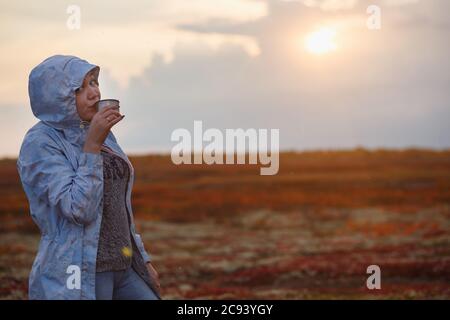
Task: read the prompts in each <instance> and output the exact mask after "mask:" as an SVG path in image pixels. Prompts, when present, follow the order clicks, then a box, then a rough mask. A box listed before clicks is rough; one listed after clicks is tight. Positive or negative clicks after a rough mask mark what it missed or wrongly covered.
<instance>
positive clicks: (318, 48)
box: [305, 27, 337, 55]
mask: <svg viewBox="0 0 450 320" xmlns="http://www.w3.org/2000/svg"><path fill="white" fill-rule="evenodd" d="M335 37H336V30H335V29H332V28H328V27H324V28H321V29H319V30H317V31H314V32H313V33H311V34H309V35H308V36H307V37H306V38H305V47H306V49H307V50H308V51H309V52H310V53H312V54H317V55H323V54H327V53H330V52H332V51H335V50H336V49H337V46H336V43H335Z"/></svg>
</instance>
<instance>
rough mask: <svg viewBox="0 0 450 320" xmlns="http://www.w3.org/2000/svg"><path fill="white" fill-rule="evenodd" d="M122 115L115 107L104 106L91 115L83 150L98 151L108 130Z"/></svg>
mask: <svg viewBox="0 0 450 320" xmlns="http://www.w3.org/2000/svg"><path fill="white" fill-rule="evenodd" d="M124 117H125V116H123V115H121V114H120V112H119V111H118V110H117V108H116V107H105V108H103V109H101V110H100V111H99V112H97V113H96V114H95V115H94V116H93V117H92V120H91V124H90V126H89V130H88V133H87V136H86V141H85V142H84V147H83V151H84V152H91V153H100V149H101V147H102V144H103V142H104V141H105V139H106V137H107V136H108V133H109V130H110V129H111V128H112V126H114V125H115V124H116V123H117V122H119V121H120V120H122V119H123V118H124Z"/></svg>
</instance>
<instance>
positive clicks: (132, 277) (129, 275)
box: [95, 267, 158, 300]
mask: <svg viewBox="0 0 450 320" xmlns="http://www.w3.org/2000/svg"><path fill="white" fill-rule="evenodd" d="M95 295H96V297H97V300H158V297H157V296H156V295H155V293H154V292H153V290H152V289H151V288H150V287H149V286H148V285H147V283H146V282H145V281H144V280H143V279H142V278H141V277H140V276H139V275H138V274H137V273H136V272H135V271H134V269H133V268H132V267H129V268H128V269H126V270H123V271H108V272H97V273H96V275H95Z"/></svg>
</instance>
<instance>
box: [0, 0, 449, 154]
mask: <svg viewBox="0 0 450 320" xmlns="http://www.w3.org/2000/svg"><path fill="white" fill-rule="evenodd" d="M70 5H76V6H77V7H78V8H79V10H80V11H79V12H80V16H79V17H80V20H79V21H80V25H79V26H80V28H79V29H77V28H75V29H73V28H69V27H68V20H69V19H71V17H73V11H69V12H68V11H67V10H68V7H69V6H70ZM371 5H376V6H377V8H379V9H380V12H379V13H380V14H379V18H380V19H379V22H380V24H379V26H380V28H379V29H371V28H369V27H368V25H367V22H368V19H373V18H374V15H373V11H370V12H368V11H367V10H368V7H369V6H371ZM0 8H1V10H0V26H1V27H0V55H1V59H0V69H1V73H0V114H1V115H2V118H3V119H2V120H3V125H2V126H1V127H0V130H1V131H2V132H1V134H2V136H3V137H4V138H3V139H1V141H0V157H16V156H17V154H18V152H19V149H20V145H21V142H22V140H23V137H24V135H25V133H26V131H27V130H28V129H29V128H31V127H32V126H33V125H34V124H35V123H36V122H37V121H38V119H36V118H34V116H33V114H32V112H31V108H30V105H29V97H28V91H27V88H28V75H29V72H30V71H31V69H32V68H33V67H34V66H36V65H37V64H39V63H40V62H41V61H42V60H44V59H45V58H47V57H49V56H51V55H54V54H71V55H76V56H79V57H81V58H83V59H86V60H88V61H89V62H91V63H94V64H97V65H99V66H100V67H101V73H100V88H101V91H102V98H117V99H119V100H120V101H121V111H122V113H124V114H125V115H126V117H125V119H124V120H123V121H122V122H121V123H119V124H118V125H117V126H115V127H114V128H113V132H114V133H115V135H116V137H117V139H118V141H119V143H120V145H121V146H122V148H123V149H124V150H125V151H126V152H127V153H129V154H145V153H150V152H170V149H171V148H172V147H173V146H174V145H175V144H176V143H174V142H172V141H171V140H170V136H171V133H172V132H173V131H174V130H175V129H177V128H186V129H188V130H190V131H191V132H192V131H193V123H194V121H195V120H201V121H203V127H204V128H205V129H207V128H217V129H220V130H223V131H225V129H228V128H230V129H233V128H243V129H249V128H255V129H279V130H280V149H281V150H310V149H341V148H346V149H347V148H354V147H366V148H410V147H419V148H435V149H446V148H449V147H450V126H449V122H450V59H449V57H450V41H449V39H450V19H449V17H448V13H449V12H450V1H447V0H379V1H375V0H214V1H211V0H153V1H150V0H149V1H143V0H136V1H132V2H124V1H103V0H102V1H76V0H75V1H72V0H71V1H58V2H55V1H50V0H42V1H33V2H30V1H24V0H18V1H5V0H0ZM70 21H73V20H70ZM370 21H373V20H370Z"/></svg>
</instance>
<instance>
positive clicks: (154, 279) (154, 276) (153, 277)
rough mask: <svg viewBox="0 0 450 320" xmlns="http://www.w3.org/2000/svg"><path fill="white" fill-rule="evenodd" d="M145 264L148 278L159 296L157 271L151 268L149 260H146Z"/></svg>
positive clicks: (159, 288)
mask: <svg viewBox="0 0 450 320" xmlns="http://www.w3.org/2000/svg"><path fill="white" fill-rule="evenodd" d="M146 265H147V270H148V273H149V274H150V279H151V281H152V284H153V287H154V288H155V290H156V291H157V293H158V295H159V296H160V295H161V284H160V283H159V276H158V272H157V271H156V270H155V268H153V266H152V263H151V262H147V263H146Z"/></svg>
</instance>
